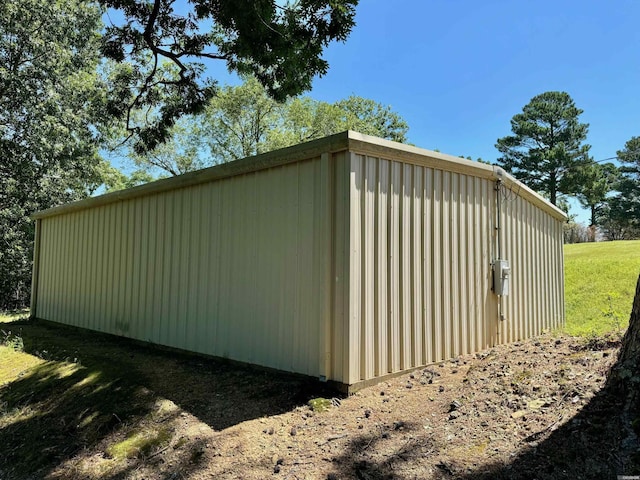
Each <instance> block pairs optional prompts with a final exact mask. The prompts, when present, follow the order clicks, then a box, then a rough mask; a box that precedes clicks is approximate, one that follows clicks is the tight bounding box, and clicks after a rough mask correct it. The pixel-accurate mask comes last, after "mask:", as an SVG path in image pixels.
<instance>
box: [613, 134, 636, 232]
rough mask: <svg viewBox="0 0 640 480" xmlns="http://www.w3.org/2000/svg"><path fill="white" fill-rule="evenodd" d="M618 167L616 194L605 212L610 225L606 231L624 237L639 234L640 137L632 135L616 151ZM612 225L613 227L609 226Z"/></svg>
mask: <svg viewBox="0 0 640 480" xmlns="http://www.w3.org/2000/svg"><path fill="white" fill-rule="evenodd" d="M617 155H618V159H619V160H620V162H621V164H622V166H621V167H620V178H619V181H618V183H617V185H616V188H615V189H616V190H617V192H618V193H617V194H616V195H615V196H614V197H613V198H612V199H611V201H609V202H608V204H609V205H608V207H609V209H608V211H607V212H605V213H606V215H607V217H606V219H607V220H609V222H610V225H609V227H610V228H609V229H608V232H609V233H610V234H611V233H614V232H615V230H614V228H615V227H616V226H617V230H618V232H617V233H618V234H622V235H624V236H625V237H626V238H629V237H635V238H637V237H638V236H639V235H640V137H632V138H631V139H630V140H629V141H627V143H625V146H624V148H623V149H622V150H620V151H618V152H617ZM611 227H614V228H611Z"/></svg>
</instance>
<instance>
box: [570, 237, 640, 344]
mask: <svg viewBox="0 0 640 480" xmlns="http://www.w3.org/2000/svg"><path fill="white" fill-rule="evenodd" d="M564 258H565V313H566V320H567V323H566V331H567V333H569V334H571V335H581V336H586V335H589V334H592V333H593V334H594V335H597V336H600V335H602V334H604V333H606V332H610V331H615V330H619V329H620V328H626V326H627V322H628V321H629V314H630V313H631V305H632V303H633V296H634V293H635V286H636V281H637V279H638V273H639V272H640V241H622V242H598V243H581V244H574V245H565V246H564Z"/></svg>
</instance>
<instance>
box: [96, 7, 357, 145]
mask: <svg viewBox="0 0 640 480" xmlns="http://www.w3.org/2000/svg"><path fill="white" fill-rule="evenodd" d="M100 3H101V4H102V5H104V6H105V7H107V8H109V9H115V10H118V11H119V12H120V13H121V14H122V15H123V16H124V21H123V22H122V23H121V24H118V25H111V26H108V27H107V28H106V29H105V34H104V40H103V44H102V53H103V55H104V56H105V57H106V58H109V59H112V60H114V61H115V62H118V63H123V64H126V65H127V66H128V68H124V69H121V70H120V71H119V75H118V76H116V77H114V78H113V79H112V83H111V89H110V93H111V95H110V97H109V98H110V102H109V114H110V115H111V116H112V117H114V118H117V119H120V120H123V119H124V120H126V128H127V130H128V132H129V133H130V134H131V135H135V136H136V137H137V143H136V148H137V150H138V152H139V153H141V152H143V151H146V150H149V149H153V148H154V147H155V146H156V145H158V144H159V143H162V142H163V141H164V140H165V139H166V138H168V136H169V135H170V131H171V127H172V126H173V125H174V124H175V121H176V120H177V119H178V118H179V117H181V116H183V115H185V114H195V113H199V112H201V111H202V110H203V108H204V107H205V105H206V104H207V102H208V101H209V100H210V99H211V98H213V97H214V96H215V93H216V84H215V82H213V81H211V80H210V79H206V78H205V79H202V78H201V77H202V75H203V72H204V67H203V64H202V63H201V62H202V61H205V60H220V61H224V62H225V63H226V65H227V68H228V69H229V70H230V71H236V72H238V73H240V74H242V75H253V76H255V77H256V78H257V79H258V81H259V82H260V83H261V84H262V85H264V86H265V88H266V90H267V92H268V94H269V96H271V97H272V98H274V99H276V100H278V101H284V100H286V99H287V98H289V97H291V96H295V95H298V94H300V93H302V92H303V91H305V90H309V89H310V88H311V81H312V79H313V78H314V77H315V76H317V75H323V74H325V73H326V72H327V69H328V63H327V61H326V60H324V59H323V58H322V53H323V50H324V48H325V47H326V46H327V45H328V44H329V43H330V42H331V41H334V40H337V41H344V40H346V38H347V36H348V35H349V33H350V32H351V29H352V28H353V26H354V16H355V7H356V5H357V3H358V0H324V1H323V0H298V1H295V2H275V1H273V0H215V1H211V0H191V1H190V2H189V3H187V4H186V6H188V7H187V11H186V12H183V11H180V12H176V11H175V10H174V8H173V5H174V0H151V1H149V0H100ZM182 6H183V7H184V6H185V5H184V4H183V5H182ZM208 24H210V25H211V29H210V31H205V29H204V25H208ZM162 59H165V60H167V61H169V62H171V63H172V64H173V65H175V67H176V69H177V76H170V75H166V73H165V72H162V69H161V68H160V67H161V64H162ZM136 110H143V111H144V112H145V113H147V112H152V113H154V115H152V116H150V117H149V118H150V121H149V122H148V123H146V124H142V125H141V124H136V123H135V122H132V121H131V119H132V112H134V111H136Z"/></svg>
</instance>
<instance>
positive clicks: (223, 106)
mask: <svg viewBox="0 0 640 480" xmlns="http://www.w3.org/2000/svg"><path fill="white" fill-rule="evenodd" d="M348 129H352V130H359V131H361V132H362V133H367V134H371V135H376V136H379V137H383V138H387V139H389V140H396V141H401V140H402V141H405V140H406V134H407V131H408V129H409V127H408V126H407V124H406V122H405V121H404V119H403V118H402V117H401V116H400V115H399V114H397V113H396V112H394V111H393V110H392V109H391V107H389V106H383V105H381V104H379V103H377V102H375V101H373V100H370V99H366V98H361V97H357V96H351V97H349V98H347V99H346V100H340V101H338V102H336V103H333V104H330V103H327V102H321V101H318V100H314V99H312V98H310V97H307V96H303V97H295V98H292V99H290V100H288V101H287V102H285V103H279V102H277V101H275V100H274V99H273V98H271V97H270V96H269V95H268V93H267V91H266V89H265V88H264V87H263V86H262V85H260V83H259V82H258V81H257V80H256V79H253V78H251V77H249V78H247V80H246V81H245V82H244V83H243V84H242V85H239V86H236V87H229V86H228V87H224V88H222V89H220V90H219V92H218V94H217V96H216V97H214V98H213V99H211V101H210V102H209V104H208V105H207V106H206V108H205V111H204V113H203V114H202V115H198V116H189V117H185V118H184V120H183V121H182V122H180V123H179V124H178V126H177V127H174V128H173V129H172V130H171V137H170V138H169V139H168V140H167V142H166V143H165V145H162V146H160V147H158V148H156V149H155V150H154V151H152V152H148V153H143V154H136V153H135V152H129V156H130V157H131V158H132V159H133V161H134V163H135V164H136V166H137V167H138V168H143V169H145V170H147V171H150V172H154V173H155V172H158V169H161V171H162V173H164V174H167V173H168V174H170V175H177V174H180V173H184V172H186V171H190V170H195V169H198V168H203V167H205V166H210V165H216V164H218V163H224V162H229V161H232V160H237V159H240V158H244V157H249V156H252V155H257V154H260V153H264V152H268V151H271V150H275V149H277V148H283V147H287V146H290V145H295V144H298V143H302V142H306V141H309V140H314V139H316V138H321V137H325V136H327V135H331V134H333V133H338V132H342V131H345V130H348ZM119 142H121V140H120V141H119Z"/></svg>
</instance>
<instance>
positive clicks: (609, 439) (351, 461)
mask: <svg viewBox="0 0 640 480" xmlns="http://www.w3.org/2000/svg"><path fill="white" fill-rule="evenodd" d="M43 328H44V327H41V326H29V325H26V324H25V326H24V327H23V330H24V331H23V335H24V338H25V350H26V351H32V352H40V351H42V348H43V342H45V343H46V342H49V343H51V338H50V336H49V335H45V334H44V333H43V332H44V330H42V329H43ZM47 328H49V329H50V328H51V327H47ZM39 329H40V330H39ZM73 335H78V334H77V333H72V334H65V338H66V339H69V338H70V337H69V336H71V338H70V342H71V343H73V341H74V339H73ZM97 338H99V339H100V340H96V341H95V342H97V343H95V342H94V343H93V344H92V343H91V342H92V341H88V340H85V341H84V342H83V344H82V346H81V347H79V348H78V349H77V350H75V351H74V352H73V354H74V355H78V356H79V357H83V360H82V363H83V365H85V366H86V367H83V368H87V369H89V370H91V369H92V368H98V367H99V366H100V365H103V364H105V363H109V362H111V363H113V362H115V361H116V360H115V359H116V358H117V359H118V360H117V361H118V362H121V364H119V365H118V368H119V369H124V370H125V371H126V370H127V369H128V370H129V371H130V372H133V373H135V375H133V373H132V377H131V378H133V379H134V380H131V382H129V383H127V384H126V385H125V386H126V389H125V390H126V392H125V393H126V395H127V396H126V397H125V396H124V394H123V397H122V402H123V405H121V406H120V408H119V409H118V410H117V411H115V410H114V412H109V411H106V412H105V411H104V410H108V409H109V408H113V409H116V408H117V407H107V406H104V405H103V404H101V403H99V402H97V403H96V402H94V404H93V405H103V406H102V407H100V408H98V407H94V409H95V410H96V411H95V412H92V413H91V415H89V414H88V413H87V411H88V410H90V406H87V407H83V409H82V410H81V409H80V407H78V409H77V411H76V410H74V408H73V406H71V405H70V401H69V400H66V401H64V402H61V404H60V405H56V406H49V407H47V411H46V412H45V413H43V414H42V415H41V416H40V417H38V420H35V419H32V420H30V421H31V422H40V423H37V429H36V423H33V425H32V427H33V429H34V430H38V431H39V432H42V431H43V428H44V427H45V424H44V423H42V422H48V423H47V425H49V424H51V425H54V428H55V430H51V429H49V430H47V431H48V432H50V433H47V434H46V435H44V434H43V436H44V437H45V439H44V440H43V439H41V438H40V436H37V438H36V436H34V437H33V438H28V436H27V435H26V434H23V433H24V430H22V431H21V430H20V428H28V422H27V423H26V424H24V423H23V424H22V425H21V426H16V427H15V428H14V429H13V430H12V429H10V428H4V429H0V444H2V445H6V444H7V443H6V442H12V443H13V444H14V445H15V448H14V449H13V450H11V449H10V450H5V453H6V456H5V462H4V463H3V461H2V460H0V479H2V480H5V479H7V480H8V479H12V478H55V479H81V478H82V479H85V478H96V479H97V478H101V479H102V478H108V479H139V480H141V479H147V480H150V479H162V480H169V479H171V480H176V479H239V478H242V479H265V478H274V479H327V480H337V479H352V478H353V479H360V480H369V479H453V478H456V479H476V478H486V479H489V478H505V479H507V478H509V479H511V478H522V479H525V478H526V479H535V478H537V479H556V478H558V479H559V478H571V479H575V478H615V477H616V474H621V473H626V474H634V473H635V474H640V472H633V468H635V467H633V464H632V463H633V462H631V461H630V460H629V459H626V458H620V456H619V455H618V451H619V438H618V432H619V425H618V423H617V417H616V407H617V405H616V400H615V398H611V397H610V396H609V395H608V394H606V393H604V391H603V390H602V387H603V385H604V382H605V379H606V374H607V372H608V370H609V368H610V367H611V366H612V364H613V363H614V362H615V359H616V356H617V350H618V347H619V344H618V343H617V342H615V341H611V342H607V341H592V342H590V343H589V342H587V341H585V340H584V339H576V338H573V337H568V336H562V335H550V334H548V335H543V336H540V337H537V338H534V339H531V340H527V341H522V342H518V343H515V344H512V345H505V346H499V347H496V348H493V349H490V350H488V351H484V352H481V353H478V354H473V355H466V356H461V357H459V358H456V359H454V360H452V361H447V362H445V363H443V364H438V365H432V366H429V367H427V368H422V369H419V370H416V371H414V372H413V373H409V374H406V375H403V376H400V377H397V378H394V379H392V380H390V381H385V382H383V383H380V384H378V385H375V386H372V387H368V388H365V389H363V390H361V391H359V392H357V393H355V394H354V395H352V396H349V397H348V398H344V397H337V396H334V395H336V394H332V393H330V392H329V391H323V390H322V389H318V387H317V386H315V385H312V384H309V383H308V381H306V380H304V379H300V378H297V377H288V376H283V375H279V374H273V373H265V372H261V371H255V370H252V369H248V368H244V367H235V366H230V365H228V364H222V363H220V362H217V361H214V360H208V359H202V358H197V357H190V356H186V355H177V354H171V353H167V352H159V351H157V350H154V349H151V348H145V347H140V346H138V345H134V344H130V343H127V342H120V341H114V340H112V339H110V338H102V337H97ZM71 343H70V344H71ZM48 348H49V350H48V352H49V353H48V355H49V356H52V357H55V356H56V355H58V356H59V357H61V356H62V355H64V354H65V351H64V349H62V348H60V351H59V352H58V353H57V354H56V353H55V345H50V344H49V345H48ZM89 351H91V352H92V353H91V354H89ZM52 352H53V353H52ZM47 378H49V377H47ZM83 378H87V377H86V376H85V377H83ZM120 378H121V377H118V378H116V379H113V378H112V379H111V380H110V381H109V382H108V383H105V385H106V387H104V388H102V386H100V387H97V388H98V389H100V392H97V393H96V392H95V390H96V387H95V385H94V386H93V388H94V390H91V394H95V395H103V396H104V395H117V392H118V390H117V389H118V388H120V387H118V386H117V385H118V381H119V380H120ZM62 380H63V379H61V380H60V381H62ZM23 381H25V382H27V383H25V384H24V386H25V391H26V390H27V387H28V389H30V391H31V392H32V393H31V397H28V398H27V396H26V394H25V395H24V396H21V395H22V394H21V393H19V392H20V390H19V389H20V386H19V385H17V386H15V387H13V390H12V392H9V393H10V394H9V393H7V391H6V388H5V387H2V388H0V400H2V398H3V396H4V397H5V402H9V403H11V402H14V403H15V404H16V405H17V404H20V405H21V406H22V407H25V405H26V402H31V404H30V405H31V407H33V408H35V405H36V400H37V396H38V395H37V389H38V388H39V387H38V385H39V384H38V383H37V381H40V382H41V381H42V379H38V378H36V377H34V376H32V378H30V379H23ZM28 382H32V383H31V384H30V383H28ZM75 382H76V383H75V384H73V385H77V384H78V383H81V384H82V383H83V381H80V382H78V381H77V379H76V380H75ZM69 385H70V384H64V383H60V384H59V385H56V384H54V385H52V386H50V387H49V390H48V392H49V393H48V395H51V394H52V392H55V389H56V388H57V389H60V390H59V391H60V394H59V395H60V396H62V397H63V396H64V395H65V394H66V393H67V392H69V391H70V389H73V388H75V387H74V386H73V385H72V386H69ZM3 389H5V390H4V391H3ZM34 389H35V391H36V396H35V399H34V397H33V395H34V394H33V391H34ZM51 389H54V390H51ZM62 389H64V393H63V390H62ZM87 392H88V390H87ZM132 392H133V393H132ZM76 394H82V393H81V392H80V393H76ZM76 394H74V395H76ZM11 395H13V396H11ZM132 395H133V396H135V397H137V400H136V403H135V404H133V403H132V404H130V405H128V404H127V403H126V402H131V401H132V400H129V398H130V397H131V396H132ZM62 397H61V398H62ZM316 397H323V398H326V399H327V400H328V401H327V402H325V405H326V406H327V408H326V409H325V410H324V411H323V409H322V408H319V409H316V410H317V411H314V409H313V408H312V407H311V406H310V405H309V404H308V401H309V400H310V399H312V398H316ZM95 398H96V399H97V398H101V397H95ZM125 398H126V399H127V400H125ZM20 402H22V403H20ZM318 403H321V402H318ZM105 405H112V404H105ZM116 405H117V403H116ZM98 410H100V411H98ZM114 417H115V420H114ZM87 418H90V420H88V422H89V423H86V422H87ZM99 418H111V421H106V420H103V421H102V422H101V423H100V422H98V424H94V425H93V426H91V422H92V421H94V420H95V421H96V422H97V420H96V419H99ZM74 422H75V424H77V425H75V424H74V425H73V426H67V425H70V424H71V423H74ZM60 425H63V427H60ZM90 428H92V430H89V429H90ZM51 432H54V433H51ZM96 432H97V433H96ZM141 432H143V433H144V432H147V434H148V435H150V436H154V435H155V437H154V438H156V437H157V439H158V441H157V443H155V444H153V443H152V444H151V446H149V447H148V448H147V449H146V450H144V449H143V450H140V451H138V452H137V453H136V454H135V455H127V456H126V457H125V458H120V459H118V458H117V456H116V455H115V454H114V453H113V451H114V450H113V448H112V446H113V445H114V444H116V443H117V442H122V441H123V440H126V439H128V438H132V436H134V435H136V434H142V433H141ZM158 432H162V435H160V434H158ZM90 433H91V434H90ZM38 435H40V434H38ZM56 435H59V436H57V437H56ZM79 439H80V440H79ZM81 439H84V440H81ZM21 442H22V444H23V445H26V444H27V442H31V443H30V444H31V445H33V442H36V446H37V448H38V449H39V451H44V452H48V454H49V455H50V460H48V462H46V463H43V464H42V465H40V466H39V467H38V469H37V470H33V471H32V472H31V473H28V472H26V471H25V468H24V467H23V469H22V470H20V471H18V470H16V469H13V468H12V467H11V464H12V462H15V461H17V460H18V459H19V458H20V457H19V455H20V453H19V452H20V445H21ZM38 442H41V444H40V443H38ZM63 444H65V445H67V446H66V447H64V448H63V447H62V446H61V445H63ZM3 448H4V447H3ZM12 452H13V453H12ZM110 452H111V453H110ZM0 455H2V454H0ZM114 457H115V458H114ZM12 459H13V460H12ZM14 465H15V463H14ZM26 470H28V468H26ZM3 472H4V473H3ZM27 473H28V474H27Z"/></svg>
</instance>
